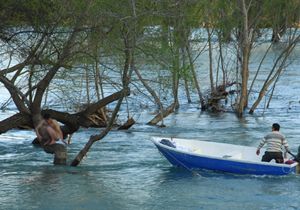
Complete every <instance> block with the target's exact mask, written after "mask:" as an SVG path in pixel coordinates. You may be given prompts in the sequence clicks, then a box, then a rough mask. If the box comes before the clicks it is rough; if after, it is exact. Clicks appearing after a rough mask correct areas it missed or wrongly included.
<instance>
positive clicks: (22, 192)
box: [0, 106, 300, 210]
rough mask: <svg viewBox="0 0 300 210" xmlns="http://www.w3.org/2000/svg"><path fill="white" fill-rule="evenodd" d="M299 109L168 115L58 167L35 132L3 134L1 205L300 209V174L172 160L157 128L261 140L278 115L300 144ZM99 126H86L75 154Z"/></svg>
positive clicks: (240, 141)
mask: <svg viewBox="0 0 300 210" xmlns="http://www.w3.org/2000/svg"><path fill="white" fill-rule="evenodd" d="M299 114H300V113H296V114H295V113H293V114H289V113H284V112H282V113H280V114H278V115H276V117H274V116H273V115H272V113H270V114H267V115H265V116H260V117H255V116H248V117H245V119H244V120H242V121H241V120H239V119H237V118H236V117H235V115H233V114H231V113H223V114H219V115H218V116H215V115H213V116H212V115H208V114H205V113H200V111H197V109H196V108H195V107H192V106H190V107H188V108H186V110H185V112H180V113H179V114H176V115H173V116H171V117H169V118H167V119H166V121H165V124H166V125H167V127H166V128H155V127H150V126H145V125H144V124H139V123H138V124H137V125H136V126H135V127H133V128H132V129H131V130H130V131H126V132H120V131H113V132H111V133H110V134H109V135H108V136H107V137H106V138H105V139H104V140H103V141H100V142H97V143H96V144H95V145H94V146H93V148H92V149H91V151H90V152H89V153H88V156H87V157H86V158H85V159H84V161H83V162H82V164H81V165H80V166H79V167H76V168H74V167H70V166H53V165H52V156H51V155H49V154H46V153H45V152H43V151H42V150H41V149H40V148H35V147H34V146H32V145H31V144H30V142H31V140H32V139H33V137H34V134H33V133H32V132H30V131H17V132H16V131H10V132H9V133H6V134H3V135H1V136H0V161H1V164H0V170H1V173H0V188H1V191H0V207H1V208H0V209H112V210H113V209H299V208H300V206H299V205H300V203H299V195H300V177H299V176H297V175H289V176H283V177H272V176H263V177H261V176H248V175H233V174H226V173H218V172H211V171H199V172H197V173H191V172H189V171H186V170H184V169H179V168H174V167H172V166H171V165H170V164H169V163H168V162H167V161H166V160H165V159H164V158H163V157H162V156H161V155H160V154H159V152H158V151H157V149H156V148H155V147H154V145H153V144H152V143H151V142H150V140H149V139H150V137H151V136H152V135H160V136H161V135H166V136H177V137H186V138H197V139H206V140H211V141H219V142H229V143H236V144H242V145H257V144H258V142H259V140H260V138H261V137H262V136H263V134H264V133H265V132H266V131H267V130H270V125H271V123H272V122H273V121H277V122H281V124H282V132H284V133H285V134H286V135H287V138H288V140H289V143H290V145H291V149H292V150H293V151H296V149H297V146H298V145H300V138H299V132H298V130H297V128H299V126H300V125H299V120H298V117H299ZM95 133H97V130H96V129H89V130H81V131H80V132H78V133H76V134H75V135H74V136H73V142H72V144H71V145H70V146H69V147H68V155H69V161H71V160H72V158H73V157H75V155H76V154H77V152H78V151H79V150H80V149H81V148H82V146H83V145H84V143H85V142H86V141H87V139H88V137H89V135H91V134H95Z"/></svg>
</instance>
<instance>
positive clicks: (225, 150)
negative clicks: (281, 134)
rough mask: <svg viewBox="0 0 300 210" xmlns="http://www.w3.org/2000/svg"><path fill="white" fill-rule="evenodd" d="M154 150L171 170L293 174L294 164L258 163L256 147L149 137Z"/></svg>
mask: <svg viewBox="0 0 300 210" xmlns="http://www.w3.org/2000/svg"><path fill="white" fill-rule="evenodd" d="M151 140H152V142H153V143H154V144H155V145H156V147H157V148H158V150H159V151H160V152H161V153H162V154H163V155H164V156H165V157H166V158H167V160H168V161H169V162H170V163H171V164H173V165H174V166H179V167H184V168H186V169H189V170H192V169H209V170H217V171H224V172H230V173H237V174H255V175H287V174H290V173H296V167H297V165H298V163H297V162H295V161H287V162H288V164H287V163H282V164H280V163H275V162H272V161H271V162H262V161H261V158H262V157H261V156H262V155H263V154H264V150H263V149H261V154H260V155H259V156H258V155H256V147H250V146H242V145H234V144H226V143H217V142H209V141H200V140H192V139H181V138H165V137H152V139H151Z"/></svg>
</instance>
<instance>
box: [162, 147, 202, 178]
mask: <svg viewBox="0 0 300 210" xmlns="http://www.w3.org/2000/svg"><path fill="white" fill-rule="evenodd" d="M165 152H166V153H167V154H168V155H169V156H170V157H172V158H173V159H174V160H175V161H176V162H178V163H179V164H180V165H181V166H183V167H184V168H185V169H187V170H188V171H190V172H191V173H192V174H193V175H196V176H201V175H200V174H199V173H198V172H196V171H195V170H192V169H191V168H189V167H188V166H186V165H185V164H184V163H183V162H181V161H180V160H178V158H176V157H174V155H173V154H172V153H171V152H169V151H167V150H166V151H165Z"/></svg>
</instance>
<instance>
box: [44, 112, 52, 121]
mask: <svg viewBox="0 0 300 210" xmlns="http://www.w3.org/2000/svg"><path fill="white" fill-rule="evenodd" d="M50 117H51V116H50V114H48V113H45V114H43V118H44V119H45V120H48V119H49V118H50Z"/></svg>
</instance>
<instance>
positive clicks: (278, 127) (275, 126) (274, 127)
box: [272, 123, 280, 131]
mask: <svg viewBox="0 0 300 210" xmlns="http://www.w3.org/2000/svg"><path fill="white" fill-rule="evenodd" d="M272 128H273V129H274V130H275V131H279V129H280V125H279V124H278V123H274V124H273V125H272Z"/></svg>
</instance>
